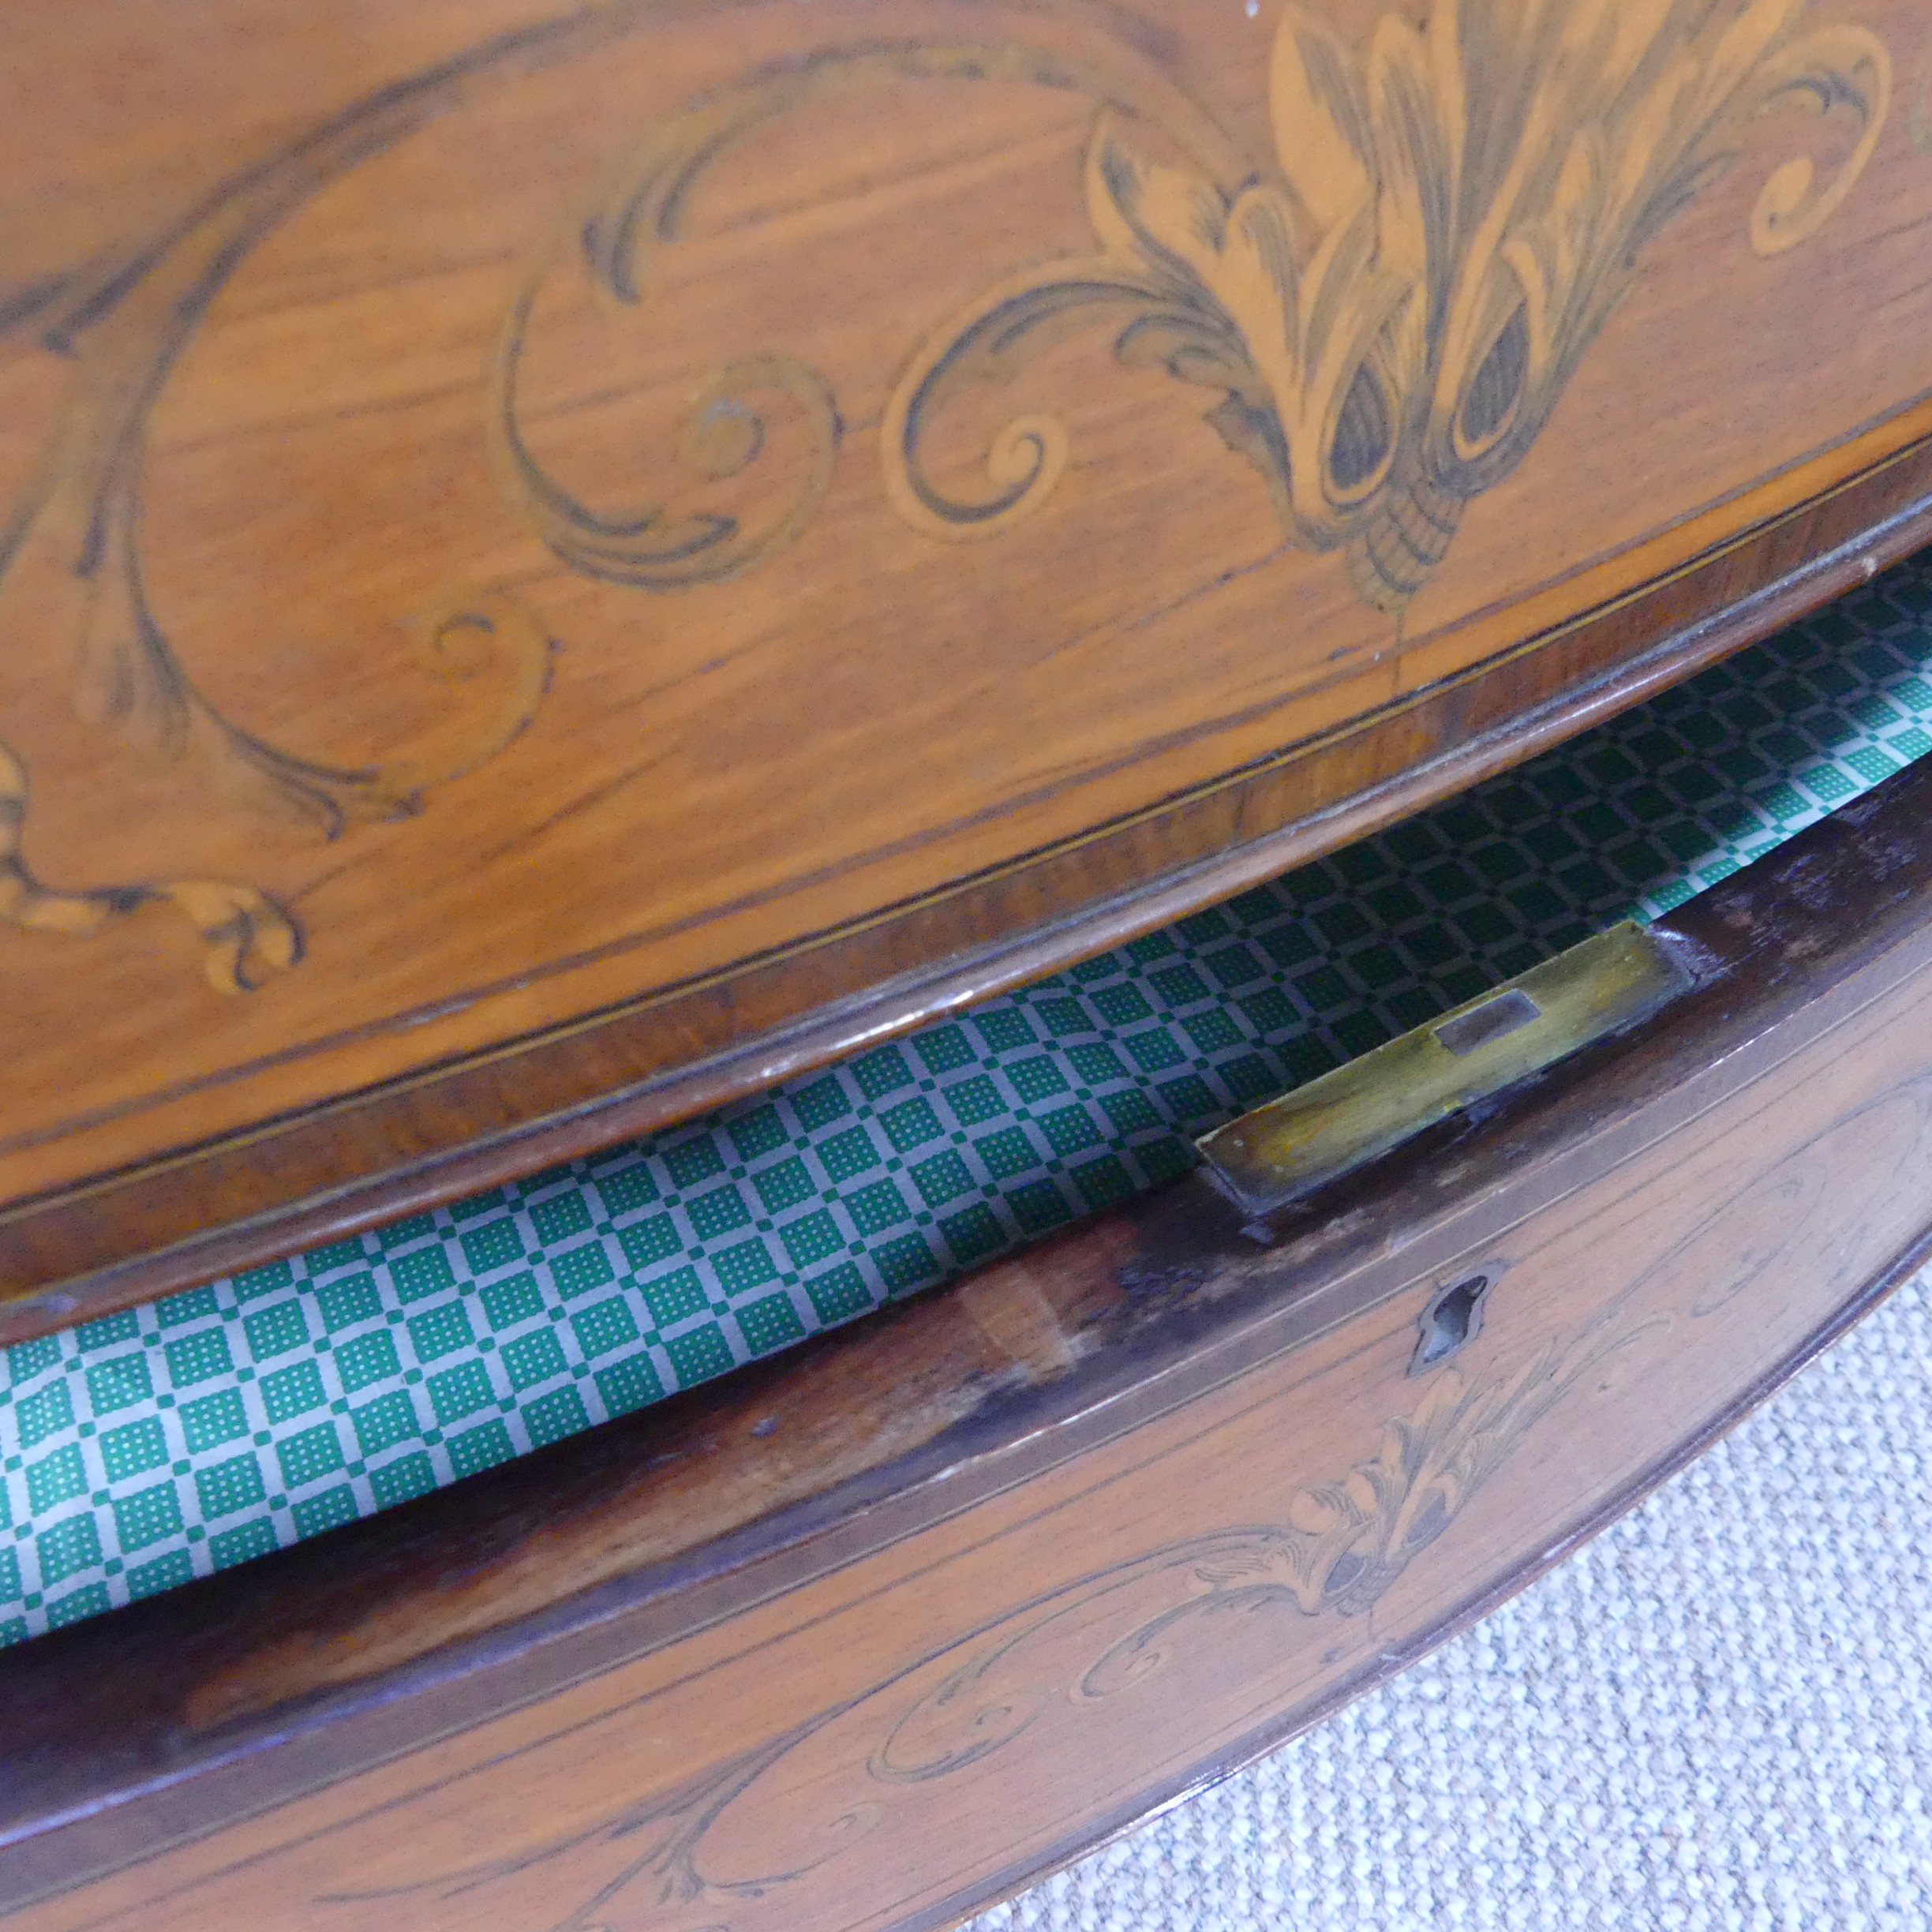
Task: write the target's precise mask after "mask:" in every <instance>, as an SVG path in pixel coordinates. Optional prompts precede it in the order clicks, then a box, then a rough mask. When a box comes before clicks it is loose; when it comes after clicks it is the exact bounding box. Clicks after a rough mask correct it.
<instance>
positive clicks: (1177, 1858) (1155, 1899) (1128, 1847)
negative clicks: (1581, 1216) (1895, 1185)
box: [973, 1176, 1932, 1932]
mask: <svg viewBox="0 0 1932 1932" xmlns="http://www.w3.org/2000/svg"><path fill="white" fill-rule="evenodd" d="M1926 1185H1927V1187H1928V1189H1932V1176H1928V1177H1927V1181H1926ZM1462 1926H1469V1927H1482V1928H1488V1927H1492V1926H1496V1927H1510V1928H1518V1927H1520V1928H1524V1932H1598V1929H1599V1928H1603V1929H1604V1932H1612V1929H1614V1932H1649V1929H1650V1928H1653V1927H1655V1928H1667V1927H1668V1928H1670V1929H1671V1932H1678V1929H1679V1928H1683V1929H1684V1932H1707V1929H1709V1932H1718V1929H1720V1928H1722V1932H1732V1929H1733V1928H1735V1929H1736V1932H1760V1929H1761V1928H1762V1929H1764V1932H1771V1929H1773V1928H1775V1932H1880V1929H1881V1928H1882V1932H1926V1928H1928V1927H1932V1276H1922V1277H1921V1278H1920V1279H1919V1281H1917V1282H1915V1283H1913V1284H1912V1285H1911V1286H1909V1287H1908V1288H1906V1289H1905V1290H1903V1291H1902V1292H1901V1293H1900V1294H1899V1295H1897V1296H1896V1297H1895V1298H1894V1299H1893V1301H1891V1302H1890V1303H1889V1304H1888V1305H1886V1306H1885V1308H1884V1309H1881V1310H1880V1311H1879V1312H1878V1314H1876V1315H1875V1316H1873V1317H1872V1318H1871V1319H1870V1320H1868V1321H1867V1322H1866V1324H1865V1325H1864V1326H1863V1327H1862V1328H1860V1329H1859V1330H1858V1331H1856V1332H1855V1333H1854V1334H1853V1335H1852V1336H1850V1337H1849V1338H1848V1339H1847V1340H1846V1341H1845V1342H1843V1343H1841V1344H1840V1346H1839V1347H1838V1348H1837V1350H1834V1351H1833V1353H1832V1354H1829V1355H1828V1356H1826V1357H1825V1359H1824V1360H1823V1361H1821V1362H1819V1363H1818V1364H1816V1365H1814V1366H1813V1367H1812V1368H1810V1370H1809V1371H1807V1373H1806V1374H1805V1375H1803V1376H1801V1377H1800V1378H1799V1380H1797V1382H1795V1383H1794V1384H1793V1385H1792V1387H1789V1388H1788V1389H1786V1390H1785V1391H1784V1392H1783V1393H1782V1394H1781V1395H1779V1396H1778V1397H1777V1398H1775V1399H1774V1400H1773V1402H1771V1403H1770V1404H1769V1406H1767V1407H1766V1408H1765V1409H1764V1410H1761V1411H1760V1412H1759V1413H1758V1414H1757V1415H1756V1416H1755V1417H1753V1418H1752V1419H1751V1420H1750V1421H1748V1422H1747V1423H1746V1424H1745V1425H1743V1427H1742V1428H1739V1430H1737V1431H1736V1432H1735V1433H1733V1434H1732V1436H1730V1437H1728V1439H1727V1440H1725V1441H1724V1442H1723V1443H1720V1445H1719V1446H1718V1447H1717V1449H1715V1450H1714V1451H1712V1452H1711V1453H1710V1454H1709V1455H1707V1456H1705V1458H1702V1460H1701V1461H1700V1462H1698V1463H1696V1464H1695V1465H1694V1466H1693V1467H1692V1468H1691V1469H1690V1470H1688V1471H1687V1473H1685V1474H1684V1475H1683V1476H1681V1477H1679V1478H1678V1479H1677V1480H1676V1481H1675V1482H1673V1483H1672V1484H1671V1485H1668V1487H1667V1488H1664V1490H1663V1491H1661V1492H1660V1493H1659V1494H1658V1495H1657V1496H1654V1497H1653V1498H1652V1499H1651V1500H1650V1501H1649V1503H1646V1505H1645V1506H1644V1507H1642V1508H1641V1509H1639V1510H1638V1511H1635V1512H1634V1514H1633V1515H1631V1516H1629V1517H1627V1518H1625V1519H1624V1520H1623V1522H1621V1523H1619V1524H1618V1525H1617V1526H1615V1527H1614V1528H1613V1529H1611V1530H1609V1531H1608V1532H1607V1533H1605V1534H1604V1535H1603V1536H1601V1537H1599V1538H1598V1539H1597V1541H1595V1542H1594V1543H1593V1544H1590V1545H1589V1546H1588V1547H1587V1548H1586V1549H1584V1550H1583V1551H1582V1552H1580V1553H1579V1554H1578V1556H1576V1557H1575V1558H1574V1559H1572V1560H1571V1561H1570V1562H1569V1563H1566V1564H1564V1565H1563V1566H1562V1567H1560V1568H1559V1569H1558V1570H1557V1571H1555V1572H1554V1573H1553V1574H1551V1575H1550V1576H1548V1577H1547V1578H1544V1580H1543V1581H1542V1582H1541V1583H1539V1584H1537V1585H1536V1586H1533V1588H1532V1589H1529V1591H1527V1592H1526V1593H1524V1594H1523V1595H1522V1596H1521V1597H1518V1598H1517V1599H1516V1600H1515V1601H1514V1602H1513V1603H1511V1604H1508V1605H1507V1606H1506V1607H1505V1608H1503V1609H1502V1610H1501V1611H1500V1612H1497V1613H1496V1615H1494V1616H1492V1617H1490V1618H1489V1619H1487V1620H1486V1621H1485V1622H1484V1623H1481V1624H1480V1625H1478V1626H1477V1628H1476V1629H1475V1630H1473V1631H1470V1633H1469V1634H1466V1635H1465V1636H1463V1637H1462V1638H1459V1639H1458V1640H1457V1641H1456V1642H1453V1643H1451V1644H1450V1645H1448V1646H1446V1647H1444V1648H1443V1649H1441V1650H1440V1651H1438V1652H1437V1653H1436V1654H1435V1655H1434V1656H1433V1657H1431V1658H1430V1659H1428V1661H1425V1663H1423V1664H1421V1665H1419V1666H1418V1667H1417V1668H1415V1669H1413V1670H1412V1671H1411V1672H1409V1673H1408V1674H1407V1675H1406V1676H1403V1677H1402V1678H1401V1679H1398V1681H1397V1682H1396V1683H1395V1684H1393V1685H1391V1687H1389V1688H1388V1689H1387V1690H1383V1691H1382V1692H1381V1693H1380V1694H1378V1695H1376V1696H1373V1697H1370V1698H1365V1699H1363V1700H1362V1701H1361V1702H1359V1703H1357V1704H1356V1705H1353V1706H1352V1707H1351V1708H1350V1709H1348V1710H1346V1711H1345V1712H1343V1713H1342V1714H1341V1715H1340V1716H1339V1717H1336V1718H1335V1719H1334V1720H1331V1722H1329V1723H1328V1724H1325V1725H1323V1726H1321V1727H1320V1728H1318V1729H1316V1730H1315V1731H1313V1732H1309V1734H1308V1735H1305V1736H1304V1737H1302V1738H1301V1739H1297V1741H1296V1742H1295V1743H1293V1744H1291V1745H1290V1746H1288V1747H1287V1748H1286V1749H1285V1750H1282V1751H1281V1752H1279V1754H1276V1755H1275V1757H1274V1758H1271V1759H1270V1760H1268V1761H1267V1762H1265V1763H1264V1764H1261V1765H1257V1766H1256V1767H1255V1768H1254V1769H1251V1770H1249V1771H1248V1772H1245V1773H1243V1774H1241V1776H1240V1777H1236V1778H1234V1779H1231V1780H1229V1782H1227V1783H1226V1784H1223V1785H1222V1786H1220V1787H1219V1788H1218V1789H1216V1790H1215V1791H1212V1792H1209V1793H1207V1795H1205V1796H1204V1797H1202V1798H1200V1799H1196V1800H1194V1801H1193V1803H1189V1804H1187V1805H1185V1806H1183V1807H1180V1808H1179V1809H1178V1810H1175V1811H1174V1812H1172V1813H1170V1814H1169V1815H1168V1816H1166V1818H1161V1819H1159V1820H1157V1821H1156V1822H1154V1823H1153V1824H1151V1825H1147V1826H1144V1827H1143V1828H1142V1829H1140V1831H1138V1832H1137V1833H1135V1834H1133V1836H1131V1837H1128V1838H1126V1839H1125V1840H1121V1841H1120V1842H1118V1843H1117V1844H1114V1845H1113V1846H1111V1847H1110V1848H1107V1849H1106V1850H1105V1851H1103V1852H1099V1853H1098V1854H1096V1855H1095V1856H1094V1857H1092V1858H1091V1859H1088V1860H1087V1861H1086V1862H1085V1863H1083V1864H1080V1865H1079V1866H1076V1867H1074V1868H1073V1870H1070V1871H1069V1872H1065V1873H1063V1874H1061V1876H1060V1877H1058V1878H1055V1879H1054V1880H1051V1881H1049V1882H1048V1883H1047V1884H1045V1885H1041V1886H1040V1887H1039V1888H1038V1889H1035V1891H1033V1892H1032V1893H1028V1894H1027V1895H1026V1896H1024V1897H1023V1898H1021V1899H1020V1900H1017V1901H1015V1902H1014V1903H1013V1904H1011V1905H1009V1906H1007V1907H1005V1908H1002V1909H1001V1910H999V1911H994V1912H991V1913H989V1914H987V1915H986V1916H985V1917H984V1918H983V1919H979V1920H978V1921H977V1922H975V1926H974V1928H973V1932H1020V1928H1026V1929H1027V1932H1076V1928H1077V1929H1078V1932H1167V1929H1169V1928H1172V1929H1173V1932H1182V1929H1184V1928H1185V1932H1222V1929H1223V1928H1226V1932H1249V1928H1257V1929H1258V1928H1267V1929H1268V1932H1437V1929H1438V1928H1452V1927H1462Z"/></svg>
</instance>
